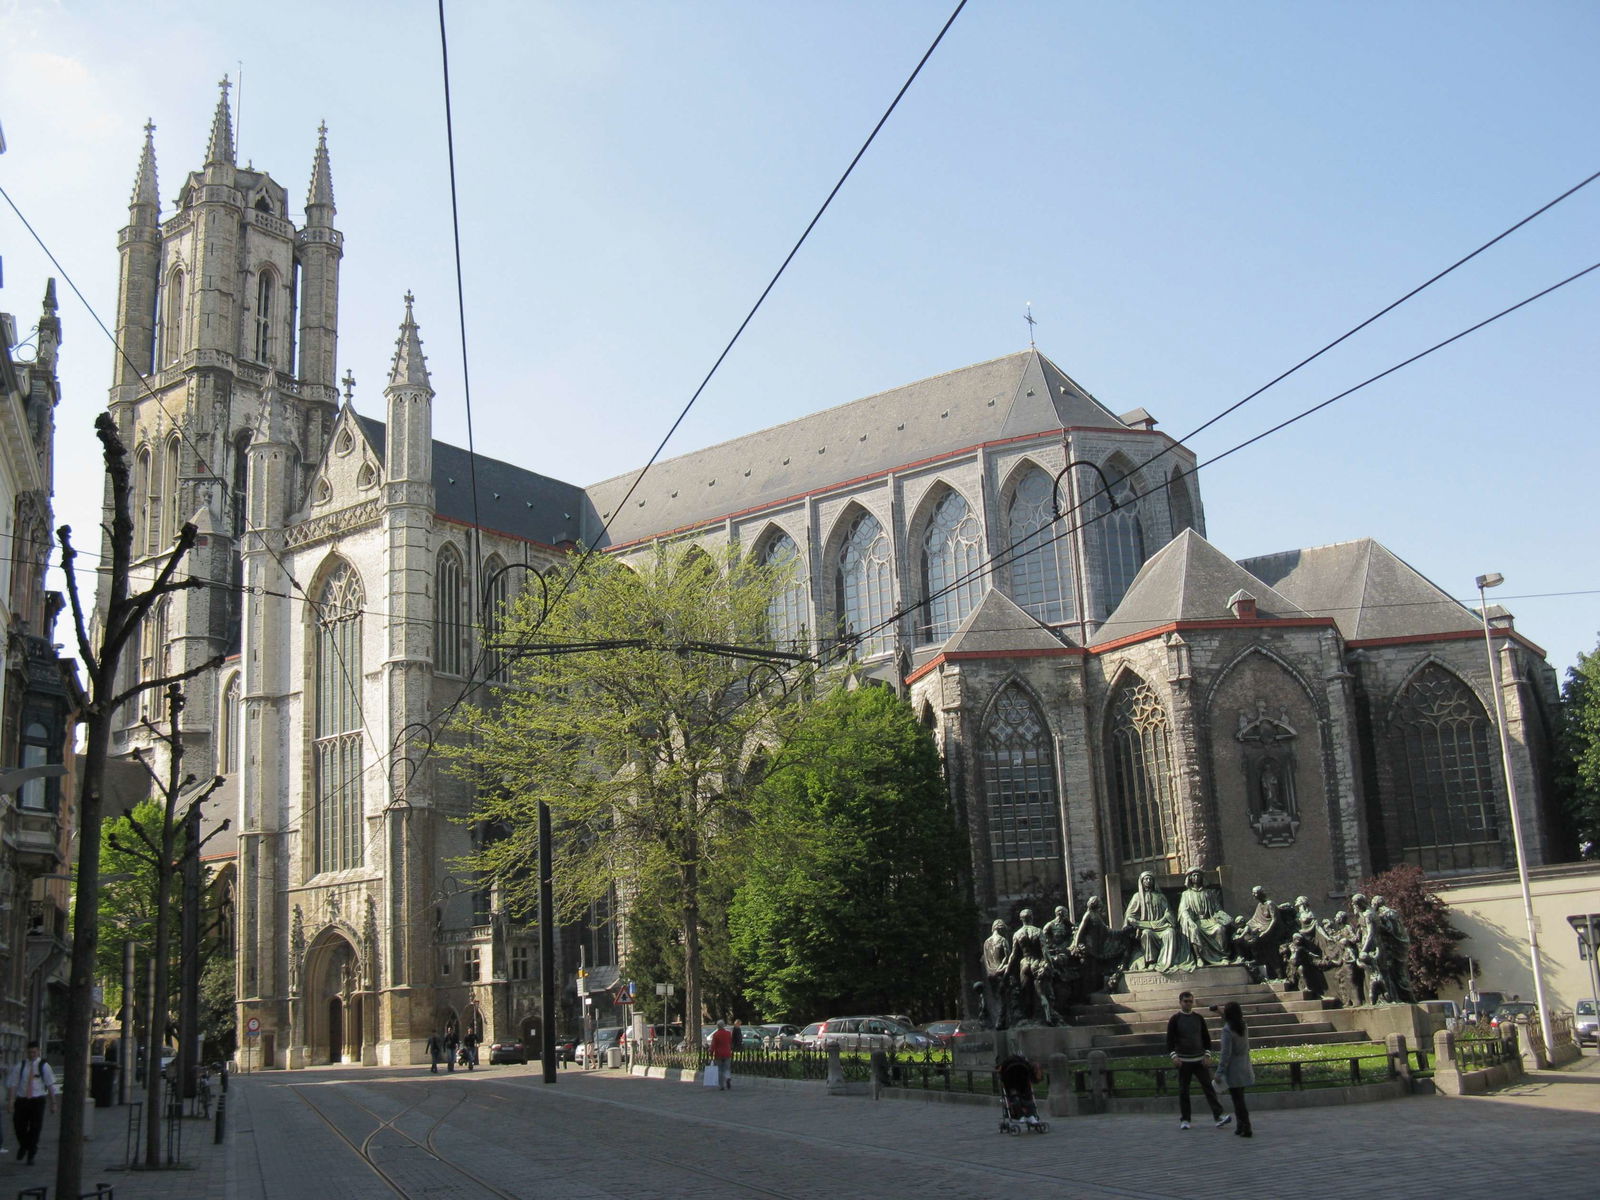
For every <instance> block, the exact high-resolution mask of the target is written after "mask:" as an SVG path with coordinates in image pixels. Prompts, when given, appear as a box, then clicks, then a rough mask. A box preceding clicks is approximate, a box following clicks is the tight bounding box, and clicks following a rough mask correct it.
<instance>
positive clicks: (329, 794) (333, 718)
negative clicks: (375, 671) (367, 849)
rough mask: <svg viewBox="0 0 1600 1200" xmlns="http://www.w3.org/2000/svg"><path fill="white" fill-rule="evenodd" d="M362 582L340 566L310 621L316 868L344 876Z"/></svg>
mask: <svg viewBox="0 0 1600 1200" xmlns="http://www.w3.org/2000/svg"><path fill="white" fill-rule="evenodd" d="M364 604H365V593H364V592H363V591H362V588H361V578H360V576H358V575H357V574H356V572H355V568H354V567H352V566H350V564H349V563H342V564H340V566H339V567H338V568H337V569H336V570H335V571H334V572H333V574H332V575H330V576H329V577H328V581H327V582H326V583H325V584H323V586H322V591H321V593H320V594H319V596H318V599H317V602H316V604H315V605H314V606H313V609H312V611H313V612H314V613H315V616H316V623H317V624H316V646H317V651H316V658H317V661H316V672H317V674H316V680H315V693H314V696H313V708H314V720H315V722H316V724H315V726H314V729H315V738H314V742H313V747H312V750H313V760H314V763H315V769H316V778H315V780H314V787H315V794H316V865H317V870H318V871H343V870H346V869H348V868H350V867H355V866H359V865H360V863H361V852H362V843H361V816H362V805H361V769H362V768H361V759H362V744H361V739H362V728H363V724H364V722H363V720H362V716H361V677H362V667H361V625H362V621H361V610H362V607H363V605H364Z"/></svg>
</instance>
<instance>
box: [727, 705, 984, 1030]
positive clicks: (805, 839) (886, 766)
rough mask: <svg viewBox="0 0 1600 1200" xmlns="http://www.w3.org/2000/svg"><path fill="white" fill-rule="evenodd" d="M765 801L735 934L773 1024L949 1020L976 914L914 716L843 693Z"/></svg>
mask: <svg viewBox="0 0 1600 1200" xmlns="http://www.w3.org/2000/svg"><path fill="white" fill-rule="evenodd" d="M756 794H757V797H758V799H759V805H758V812H757V820H756V822H755V824H754V825H753V826H752V828H751V830H750V834H749V836H748V837H747V839H746V845H747V854H748V872H747V875H746V878H745V881H744V883H743V884H742V885H741V886H740V887H739V890H738V892H737V893H736V895H735V897H734V903H733V910H732V913H731V914H730V924H731V926H732V934H733V948H734V952H735V954H737V955H738V956H739V958H740V960H741V961H742V962H743V964H744V969H745V973H746V977H747V980H748V991H749V994H750V996H751V998H752V999H753V1000H754V1001H755V1002H756V1003H757V1005H758V1007H760V1008H761V1009H762V1011H763V1013H764V1015H765V1016H766V1017H768V1018H769V1019H774V1020H776V1019H780V1018H781V1019H793V1020H801V1019H810V1018H812V1017H814V1016H816V1015H818V1014H821V1013H824V1012H828V1011H833V1012H838V1011H840V1010H847V1009H858V1010H861V1011H866V1012H909V1013H925V1014H929V1015H942V1014H943V1013H944V1012H946V1011H949V1010H950V1009H951V1008H952V1007H953V1006H954V1004H955V996H956V995H957V992H958V990H959V984H958V979H959V974H960V964H959V946H960V942H961V938H962V935H963V934H964V933H965V931H966V930H967V929H969V928H970V927H971V925H972V922H973V919H974V913H973V911H972V906H971V904H970V902H969V901H968V900H967V899H966V894H965V889H963V888H962V887H961V885H960V878H961V873H960V867H961V861H962V858H961V856H962V853H963V848H962V842H961V837H960V834H959V832H958V830H957V827H956V821H955V816H954V813H953V812H952V810H951V807H950V801H949V797H948V795H947V794H946V791H945V787H944V783H943V780H942V777H941V773H940V767H939V755H938V751H937V749H936V748H935V746H934V744H933V739H932V737H931V735H930V734H929V733H928V732H927V730H925V729H923V728H922V727H921V726H920V725H919V724H918V723H917V720H916V717H915V715H914V714H913V712H912V710H911V708H910V706H909V705H908V704H906V703H905V702H904V701H903V700H901V699H899V698H898V697H896V696H895V695H893V694H892V693H891V692H889V691H888V690H887V689H884V688H871V687H869V688H861V689H858V690H854V691H846V690H843V689H841V690H838V691H835V692H833V693H832V694H831V695H829V696H828V697H827V698H826V699H824V700H822V701H820V702H818V703H817V704H816V705H815V706H813V708H812V709H811V710H810V711H809V712H808V714H807V715H806V717H805V718H804V719H803V720H802V722H801V723H800V725H799V727H798V728H797V729H796V730H795V732H794V734H793V736H792V737H791V738H790V739H789V741H788V742H787V744H786V745H784V746H783V747H781V748H780V749H779V750H778V751H777V752H776V753H775V755H774V756H773V760H772V765H771V769H770V772H769V773H768V775H767V777H766V778H765V780H764V781H763V782H762V784H761V785H760V786H759V788H758V789H757V791H756Z"/></svg>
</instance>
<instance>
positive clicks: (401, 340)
mask: <svg viewBox="0 0 1600 1200" xmlns="http://www.w3.org/2000/svg"><path fill="white" fill-rule="evenodd" d="M413 300H414V297H413V296H412V295H411V293H410V292H407V293H406V316H405V320H403V321H401V322H400V336H399V337H398V338H396V339H395V343H394V362H393V364H392V365H391V366H390V368H389V386H390V387H423V388H427V389H428V390H429V391H432V390H433V385H432V383H430V382H429V380H428V360H427V359H426V358H424V357H423V355H422V338H421V337H419V336H418V334H417V322H416V321H415V319H414V318H413V317H412V315H411V305H412V303H413Z"/></svg>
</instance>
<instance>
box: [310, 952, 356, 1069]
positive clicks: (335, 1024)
mask: <svg viewBox="0 0 1600 1200" xmlns="http://www.w3.org/2000/svg"><path fill="white" fill-rule="evenodd" d="M304 978H305V991H304V1000H305V1013H306V1026H307V1027H306V1030H305V1038H304V1045H305V1047H306V1051H307V1055H306V1057H307V1060H308V1061H309V1062H313V1063H358V1062H360V1061H361V1042H362V1036H363V1021H362V1017H363V1012H362V1002H363V996H362V972H361V955H360V952H359V951H358V950H357V949H356V946H355V943H354V942H353V941H352V940H351V938H350V936H349V935H348V934H347V933H345V932H344V931H343V930H341V929H338V928H331V929H325V930H323V931H322V933H321V934H319V935H318V936H317V938H316V940H315V941H314V942H312V944H311V948H310V949H309V950H308V951H307V952H306V966H305V972H304Z"/></svg>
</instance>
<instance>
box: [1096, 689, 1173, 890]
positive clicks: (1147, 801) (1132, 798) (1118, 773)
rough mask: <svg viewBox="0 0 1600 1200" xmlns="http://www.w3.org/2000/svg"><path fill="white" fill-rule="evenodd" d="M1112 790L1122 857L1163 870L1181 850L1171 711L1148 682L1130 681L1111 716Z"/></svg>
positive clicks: (1128, 862) (1134, 863)
mask: <svg viewBox="0 0 1600 1200" xmlns="http://www.w3.org/2000/svg"><path fill="white" fill-rule="evenodd" d="M1110 758H1111V791H1112V804H1113V808H1114V809H1115V817H1116V831H1117V840H1118V843H1119V849H1120V850H1121V853H1122V861H1123V863H1124V864H1127V865H1135V866H1145V865H1151V866H1154V867H1155V869H1156V870H1158V871H1159V870H1161V869H1163V868H1164V867H1165V865H1166V860H1167V859H1169V858H1171V857H1172V856H1174V855H1176V854H1177V852H1178V830H1177V802H1176V801H1177V792H1176V787H1175V785H1174V781H1173V776H1172V746H1171V742H1170V740H1169V734H1168V723H1167V710H1166V709H1165V708H1164V707H1163V706H1162V703H1161V699H1160V697H1159V696H1157V695H1156V694H1155V692H1154V690H1152V689H1151V687H1150V685H1149V684H1148V683H1145V682H1144V681H1143V680H1139V681H1138V682H1137V683H1129V684H1128V685H1126V686H1124V687H1123V689H1122V691H1121V692H1120V694H1119V695H1118V696H1117V700H1116V703H1115V705H1114V706H1113V708H1112V716H1111V755H1110Z"/></svg>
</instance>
